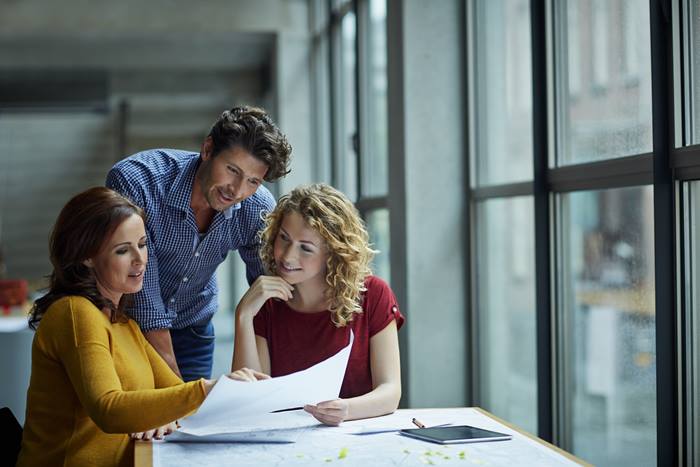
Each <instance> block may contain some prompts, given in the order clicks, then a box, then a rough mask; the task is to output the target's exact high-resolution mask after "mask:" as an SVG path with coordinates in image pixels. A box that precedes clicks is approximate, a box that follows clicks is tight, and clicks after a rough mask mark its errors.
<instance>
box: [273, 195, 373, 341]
mask: <svg viewBox="0 0 700 467" xmlns="http://www.w3.org/2000/svg"><path fill="white" fill-rule="evenodd" d="M289 212H297V213H299V214H300V215H301V216H302V218H303V219H304V221H305V222H306V223H307V224H308V226H309V227H311V228H312V229H313V230H315V231H316V232H317V233H318V234H319V235H320V236H321V237H322V238H323V239H324V241H325V243H326V248H327V251H328V259H327V260H326V284H327V285H328V288H327V289H326V296H327V299H328V301H329V303H330V306H329V310H330V312H331V320H332V321H333V324H335V325H336V327H342V326H345V325H347V324H348V323H349V322H350V321H352V319H353V315H354V314H355V313H362V307H361V305H360V304H361V300H362V294H363V292H365V290H366V289H365V278H366V277H367V276H369V275H370V274H371V273H372V271H371V270H370V267H369V264H370V262H371V261H372V258H373V257H374V255H375V254H376V253H377V252H376V251H375V250H373V249H372V248H370V244H369V236H368V234H367V229H366V228H365V226H364V223H363V221H362V218H360V214H359V212H358V211H357V209H356V208H355V206H354V205H353V204H352V202H350V200H349V199H348V198H347V197H346V196H345V195H344V194H343V193H341V192H340V191H338V190H336V189H335V188H333V187H331V186H329V185H326V184H325V183H316V184H313V185H301V186H298V187H297V188H295V189H294V190H292V191H291V192H290V193H288V194H286V195H284V196H282V197H281V198H280V200H279V201H278V203H277V207H276V208H275V209H274V210H273V211H272V212H271V213H270V214H268V215H267V216H266V218H265V228H264V229H263V230H262V232H261V233H260V240H261V246H260V258H261V259H262V263H263V266H264V267H265V269H266V271H267V273H268V274H277V265H276V263H275V258H274V244H275V239H276V238H277V235H278V233H279V230H280V227H281V225H282V220H283V219H284V215H285V214H287V213H289Z"/></svg>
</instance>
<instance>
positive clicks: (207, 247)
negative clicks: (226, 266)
mask: <svg viewBox="0 0 700 467" xmlns="http://www.w3.org/2000/svg"><path fill="white" fill-rule="evenodd" d="M198 164H199V154H198V153H192V152H187V151H179V150H173V149H154V150H150V151H144V152H140V153H138V154H134V155H133V156H131V157H128V158H127V159H124V160H122V161H120V162H118V163H117V164H115V166H114V167H112V170H110V172H109V174H108V175H107V186H108V187H109V188H112V189H113V190H116V191H118V192H119V193H121V194H123V195H124V196H126V197H128V198H129V199H131V200H132V201H133V202H134V203H135V204H137V205H139V206H141V207H142V208H143V209H144V210H145V212H146V221H147V222H146V230H147V236H148V265H147V266H146V273H145V277H144V282H143V290H141V291H140V292H139V293H137V294H136V295H135V300H134V305H133V306H132V307H131V308H130V309H129V314H130V315H131V317H132V318H134V319H135V320H136V321H137V322H138V323H139V325H140V326H141V329H142V330H143V331H144V332H145V331H152V330H155V329H169V328H172V329H182V328H184V327H186V326H189V325H191V324H201V323H205V322H207V321H208V320H209V319H210V318H211V316H212V315H213V314H214V313H215V312H216V309H217V306H218V304H217V292H218V288H217V285H216V275H215V272H216V267H217V266H218V265H219V264H221V262H222V261H224V259H225V258H226V255H227V254H228V252H229V251H230V250H238V252H239V254H240V255H241V258H242V259H243V261H245V263H246V272H247V276H248V281H249V282H252V281H254V280H255V278H257V277H258V276H259V275H260V274H262V272H263V269H262V264H261V262H260V258H259V257H258V246H259V239H258V236H257V234H258V232H259V231H260V230H261V229H262V227H263V225H264V223H263V216H264V214H265V213H267V212H270V211H271V210H272V209H273V208H274V206H275V199H274V197H273V196H272V194H271V193H270V192H269V191H268V190H267V188H265V187H264V186H261V187H259V188H258V190H257V191H256V192H255V194H253V196H251V197H249V198H247V199H245V200H244V201H243V202H241V203H239V204H236V205H234V206H232V207H231V208H229V209H227V210H226V211H223V212H217V213H216V215H215V216H214V219H213V220H212V223H211V226H210V227H209V230H208V231H207V233H206V236H204V237H203V238H202V239H201V241H199V232H198V228H197V223H196V221H195V218H194V213H193V212H192V209H191V208H190V199H191V196H192V183H193V182H194V175H195V172H196V171H197V166H198Z"/></svg>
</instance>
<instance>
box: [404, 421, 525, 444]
mask: <svg viewBox="0 0 700 467" xmlns="http://www.w3.org/2000/svg"><path fill="white" fill-rule="evenodd" d="M400 433H401V434H402V435H405V436H410V437H411V438H418V439H422V440H424V441H430V442H432V443H439V444H458V443H477V442H482V441H505V440H509V439H511V438H512V436H511V435H509V434H506V433H498V432H495V431H490V430H484V429H482V428H477V427H474V426H469V425H458V426H441V427H434V428H410V429H406V430H401V431H400Z"/></svg>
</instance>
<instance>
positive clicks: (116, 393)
mask: <svg viewBox="0 0 700 467" xmlns="http://www.w3.org/2000/svg"><path fill="white" fill-rule="evenodd" d="M143 216H144V215H143V212H142V211H141V209H140V208H138V207H137V206H135V205H134V204H132V203H131V202H130V201H128V200H127V199H126V198H124V197H122V196H121V195H119V194H117V193H116V192H114V191H112V190H109V189H107V188H102V187H99V188H91V189H89V190H87V191H84V192H83V193H80V194H78V195H76V196H75V197H74V198H73V199H71V200H70V201H69V202H68V204H66V206H65V207H64V208H63V210H62V211H61V213H60V215H59V217H58V220H57V221H56V225H55V226H54V230H53V232H52V234H51V239H50V245H49V248H50V254H51V262H52V264H53V268H54V270H53V273H52V274H51V278H50V287H49V292H48V294H47V295H45V296H44V297H42V298H40V299H39V300H37V301H36V303H35V305H34V309H33V310H32V314H31V316H30V325H31V327H32V328H34V329H36V330H37V331H36V334H35V336H34V342H33V346H32V376H31V381H30V385H29V390H28V392H27V413H26V422H25V426H24V434H23V438H22V449H21V451H20V455H19V459H18V463H17V465H19V466H38V465H65V466H69V465H76V466H84V465H99V466H109V465H133V446H132V438H146V439H148V438H150V437H152V436H153V437H160V436H162V435H163V434H167V433H169V432H170V431H172V430H173V429H174V428H175V424H174V421H176V420H177V419H179V418H181V417H184V416H186V415H188V414H190V413H192V412H193V411H194V410H196V409H197V407H199V405H200V404H201V403H202V402H203V401H204V398H205V397H206V395H207V394H208V393H209V391H210V390H211V388H212V387H213V386H214V384H215V381H211V380H205V379H200V380H198V381H191V382H189V383H183V382H182V380H180V379H179V378H178V377H177V376H176V375H175V374H174V373H173V372H172V370H170V368H169V367H168V365H167V364H166V363H165V361H163V359H162V358H161V357H160V356H159V355H158V354H157V353H156V351H155V350H154V349H153V348H152V347H151V345H150V344H149V343H148V342H147V341H146V340H145V338H144V337H143V335H142V334H141V331H140V329H139V327H138V325H137V324H136V323H135V322H134V321H132V320H130V319H128V317H127V316H126V315H125V314H124V311H123V310H124V308H125V306H126V303H125V302H126V301H127V300H128V297H129V294H132V293H134V292H138V291H139V290H140V289H141V286H142V283H143V273H144V271H145V268H146V262H147V260H148V255H147V242H146V231H145V228H144V219H143ZM230 377H232V378H234V379H239V380H242V381H254V380H256V379H262V378H266V377H267V376H265V375H262V374H261V373H257V372H253V371H251V370H247V369H246V370H245V371H239V372H236V373H233V374H231V375H230ZM130 434H131V436H130Z"/></svg>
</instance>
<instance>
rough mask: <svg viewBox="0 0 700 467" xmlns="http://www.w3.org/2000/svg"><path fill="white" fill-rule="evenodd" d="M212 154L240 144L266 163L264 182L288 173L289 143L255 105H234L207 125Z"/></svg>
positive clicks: (265, 114)
mask: <svg viewBox="0 0 700 467" xmlns="http://www.w3.org/2000/svg"><path fill="white" fill-rule="evenodd" d="M209 136H210V137H211V139H212V157H216V156H217V155H218V154H219V153H220V152H221V151H225V150H227V149H231V148H234V147H240V148H242V149H244V150H246V151H248V152H249V153H251V154H252V155H253V156H255V157H256V158H258V159H260V160H261V161H263V162H264V163H265V164H267V166H268V170H267V173H266V174H265V181H268V182H274V181H275V180H277V179H279V178H281V177H284V176H285V175H287V174H288V173H289V159H290V156H291V153H292V146H291V145H290V144H289V142H288V141H287V137H286V136H285V135H284V134H283V133H282V132H281V131H280V129H279V128H278V127H277V125H276V124H275V123H274V122H273V121H272V119H271V118H270V117H269V116H268V115H267V113H266V112H265V111H264V110H263V109H260V108H258V107H248V106H242V107H234V108H233V109H231V110H226V111H225V112H224V113H222V114H221V116H220V117H219V119H218V120H217V121H216V123H214V125H213V126H212V127H211V131H210V132H209Z"/></svg>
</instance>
